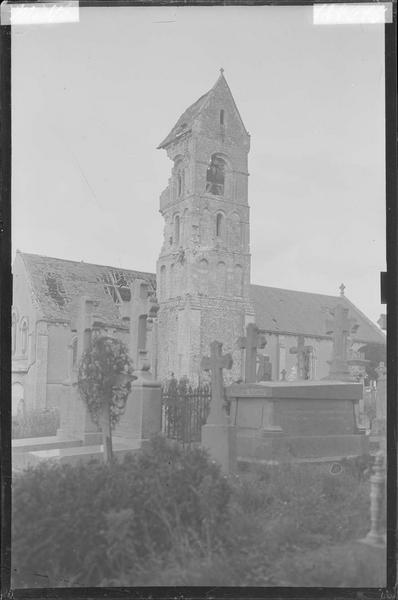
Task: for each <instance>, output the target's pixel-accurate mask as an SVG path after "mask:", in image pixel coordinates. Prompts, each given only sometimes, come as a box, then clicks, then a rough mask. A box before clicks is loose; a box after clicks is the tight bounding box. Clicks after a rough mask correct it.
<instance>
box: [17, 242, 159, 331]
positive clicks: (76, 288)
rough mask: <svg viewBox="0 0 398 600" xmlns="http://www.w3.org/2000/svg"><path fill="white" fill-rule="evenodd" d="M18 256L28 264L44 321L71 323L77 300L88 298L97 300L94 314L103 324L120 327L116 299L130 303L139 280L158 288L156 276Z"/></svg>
mask: <svg viewBox="0 0 398 600" xmlns="http://www.w3.org/2000/svg"><path fill="white" fill-rule="evenodd" d="M18 254H19V256H20V257H21V258H22V260H23V262H24V264H25V267H26V270H27V273H28V276H29V279H30V283H31V288H32V293H33V298H34V300H35V302H36V304H37V305H38V307H39V309H40V311H41V313H42V315H43V318H45V319H47V320H49V321H57V322H59V321H61V322H69V321H70V320H71V319H72V318H73V317H75V316H76V314H77V310H78V303H77V301H76V299H78V298H80V297H81V296H89V297H90V298H92V299H94V300H98V307H96V309H95V314H96V315H98V316H99V317H100V318H101V319H102V320H103V322H104V323H106V324H108V325H114V326H119V327H120V326H122V322H121V317H120V314H119V309H118V304H117V303H116V302H115V300H114V297H115V296H116V295H119V296H120V297H121V298H124V299H125V300H127V299H128V296H129V290H128V288H127V286H128V284H130V283H131V282H132V281H133V280H134V279H137V278H139V279H144V280H146V281H148V282H149V283H150V286H151V287H152V288H153V289H155V287H156V278H155V275H154V274H153V273H145V272H141V271H131V270H129V269H120V268H117V267H107V266H102V265H95V264H91V263H85V262H83V261H82V262H76V261H72V260H64V259H60V258H51V257H48V256H40V255H37V254H25V253H22V252H19V253H18ZM114 288H117V289H116V290H115V289H114Z"/></svg>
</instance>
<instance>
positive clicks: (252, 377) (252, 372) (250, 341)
mask: <svg viewBox="0 0 398 600" xmlns="http://www.w3.org/2000/svg"><path fill="white" fill-rule="evenodd" d="M266 345H267V342H266V339H265V336H264V331H263V330H262V329H259V328H258V327H257V325H256V324H255V323H249V324H248V325H247V327H246V336H242V337H240V338H239V339H238V348H240V349H244V350H246V356H245V383H255V381H256V362H257V349H258V348H260V349H262V348H265V346H266Z"/></svg>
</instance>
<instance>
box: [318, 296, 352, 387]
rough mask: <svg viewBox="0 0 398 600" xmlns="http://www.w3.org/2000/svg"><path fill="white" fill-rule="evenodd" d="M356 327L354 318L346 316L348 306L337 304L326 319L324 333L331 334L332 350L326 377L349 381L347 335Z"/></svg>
mask: <svg viewBox="0 0 398 600" xmlns="http://www.w3.org/2000/svg"><path fill="white" fill-rule="evenodd" d="M357 329H358V325H357V324H356V321H355V319H350V318H349V317H348V308H344V307H343V306H342V305H341V304H338V305H337V306H336V308H335V310H334V315H333V319H328V320H327V321H326V334H327V335H330V334H332V339H333V352H332V360H331V361H330V368H329V376H328V377H327V379H332V380H337V381H338V380H340V381H350V380H351V376H350V372H349V369H348V345H349V337H350V335H351V334H352V333H355V331H356V330H357Z"/></svg>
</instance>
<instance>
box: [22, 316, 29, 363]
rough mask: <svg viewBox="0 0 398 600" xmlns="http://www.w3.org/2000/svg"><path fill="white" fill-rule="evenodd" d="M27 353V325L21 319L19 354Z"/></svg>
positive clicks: (24, 320)
mask: <svg viewBox="0 0 398 600" xmlns="http://www.w3.org/2000/svg"><path fill="white" fill-rule="evenodd" d="M27 351H28V323H27V321H26V319H23V321H22V323H21V352H22V354H26V353H27Z"/></svg>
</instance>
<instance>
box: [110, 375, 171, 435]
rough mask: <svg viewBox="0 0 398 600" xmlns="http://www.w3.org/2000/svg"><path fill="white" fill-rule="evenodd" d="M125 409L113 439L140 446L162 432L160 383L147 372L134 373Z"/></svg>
mask: <svg viewBox="0 0 398 600" xmlns="http://www.w3.org/2000/svg"><path fill="white" fill-rule="evenodd" d="M134 375H136V376H137V379H135V380H134V381H133V382H132V384H131V393H130V395H129V397H128V399H127V403H126V409H125V412H124V414H123V415H122V417H121V419H120V421H119V423H118V425H117V426H116V428H115V431H114V438H115V439H116V438H122V439H124V440H125V441H133V440H135V441H138V442H140V444H141V445H143V444H145V443H146V442H148V441H149V440H150V438H151V437H153V436H155V435H157V434H159V433H160V432H161V430H162V399H161V383H160V382H159V381H155V380H154V379H153V377H152V375H151V373H150V372H149V371H145V370H144V371H135V373H134Z"/></svg>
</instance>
